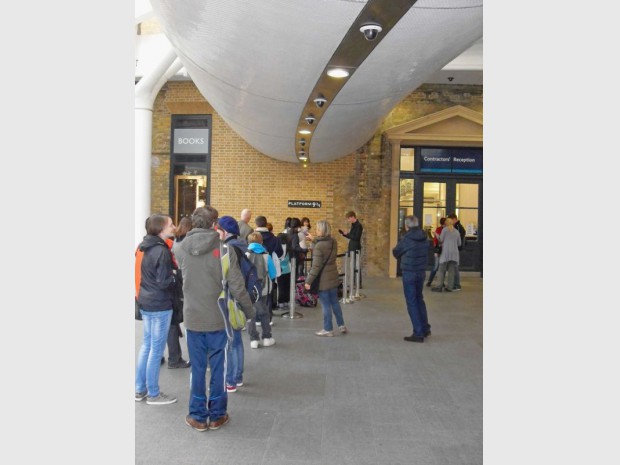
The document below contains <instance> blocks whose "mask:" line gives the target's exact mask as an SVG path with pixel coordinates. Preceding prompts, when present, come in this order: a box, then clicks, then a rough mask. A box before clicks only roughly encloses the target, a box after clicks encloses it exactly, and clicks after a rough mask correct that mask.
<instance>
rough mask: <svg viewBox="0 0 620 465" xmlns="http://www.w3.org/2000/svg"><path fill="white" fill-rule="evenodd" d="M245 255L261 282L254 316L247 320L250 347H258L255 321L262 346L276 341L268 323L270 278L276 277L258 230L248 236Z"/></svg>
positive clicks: (270, 344)
mask: <svg viewBox="0 0 620 465" xmlns="http://www.w3.org/2000/svg"><path fill="white" fill-rule="evenodd" d="M246 255H247V257H248V258H249V259H250V262H252V264H253V265H254V266H255V267H256V270H257V276H258V280H259V281H260V282H261V283H262V290H261V295H260V297H258V299H257V300H256V302H254V311H255V312H256V317H255V318H253V319H251V320H249V321H248V333H249V334H250V347H251V348H252V349H258V344H259V340H260V337H259V334H258V331H257V329H256V321H258V322H260V325H261V331H262V333H263V334H262V336H263V337H262V340H263V347H269V346H272V345H274V344H275V343H276V341H275V340H274V339H273V337H272V335H271V325H270V324H269V320H270V314H269V309H270V306H271V280H272V279H275V277H276V268H275V266H274V264H273V259H272V258H271V255H270V254H269V253H268V252H267V250H265V247H263V236H262V235H261V233H260V232H253V233H251V234H250V235H249V236H248V251H247V253H246Z"/></svg>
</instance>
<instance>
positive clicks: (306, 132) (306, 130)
mask: <svg viewBox="0 0 620 465" xmlns="http://www.w3.org/2000/svg"><path fill="white" fill-rule="evenodd" d="M299 134H312V131H311V130H310V129H300V130H299Z"/></svg>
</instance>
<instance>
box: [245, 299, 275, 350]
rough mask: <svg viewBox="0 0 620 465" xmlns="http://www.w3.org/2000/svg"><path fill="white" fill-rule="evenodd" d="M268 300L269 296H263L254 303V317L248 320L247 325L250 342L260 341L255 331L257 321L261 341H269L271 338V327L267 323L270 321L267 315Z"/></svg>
mask: <svg viewBox="0 0 620 465" xmlns="http://www.w3.org/2000/svg"><path fill="white" fill-rule="evenodd" d="M270 299H271V297H270V296H268V295H265V296H262V297H261V298H260V299H258V300H257V301H256V302H254V311H255V312H256V316H255V317H254V318H252V319H251V320H248V323H247V327H248V334H249V335H250V340H251V341H258V340H259V339H260V336H259V334H258V330H257V329H256V322H257V321H260V326H261V331H262V333H263V339H269V338H270V337H271V325H270V324H269V321H271V318H270V315H269V303H270V302H269V301H270Z"/></svg>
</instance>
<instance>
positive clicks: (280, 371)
mask: <svg viewBox="0 0 620 465" xmlns="http://www.w3.org/2000/svg"><path fill="white" fill-rule="evenodd" d="M461 281H462V287H463V290H462V291H461V292H458V293H435V292H430V288H426V287H425V288H424V289H425V292H424V295H425V300H426V303H427V307H428V313H429V322H430V323H431V325H432V332H433V334H432V336H430V337H429V338H428V339H427V340H426V342H425V343H424V344H417V343H411V342H405V341H403V339H402V338H403V336H406V335H409V334H411V332H412V331H411V323H410V322H409V317H408V316H407V313H406V309H405V304H404V297H403V292H402V282H401V280H400V279H389V278H364V286H365V288H364V289H362V291H361V292H362V293H363V294H365V295H366V298H365V299H363V300H360V301H357V302H355V303H353V304H342V308H343V311H344V318H345V322H346V325H347V327H348V328H349V330H350V333H349V334H346V335H339V334H338V335H337V336H335V337H333V338H319V337H316V336H314V331H315V330H318V329H320V328H321V324H322V317H321V310H320V305H319V306H318V307H317V308H315V309H307V308H299V307H298V308H297V310H298V311H299V312H300V313H302V314H303V315H304V317H303V318H300V319H295V320H289V319H283V318H278V317H274V322H275V326H274V327H273V336H274V338H275V339H276V345H275V346H273V347H268V348H263V347H261V348H260V349H255V350H253V349H250V347H249V340H248V337H247V333H244V345H245V373H244V382H245V385H244V386H243V387H242V388H240V389H239V390H238V391H237V392H236V393H231V394H229V403H228V412H229V414H230V416H231V421H230V423H229V424H228V425H227V426H225V427H223V428H221V429H219V430H217V431H207V432H204V433H200V432H197V431H194V430H192V429H191V428H189V427H188V426H187V425H185V423H184V418H185V415H186V414H187V406H188V397H189V370H186V369H183V370H169V369H167V368H165V366H164V367H162V370H161V375H160V386H161V389H162V390H163V391H164V392H166V393H170V394H174V395H176V396H177V397H178V399H179V400H178V402H177V403H176V404H172V405H167V406H149V405H146V404H145V403H144V402H139V403H138V402H136V406H135V434H136V464H149V465H155V464H167V465H173V464H184V465H194V464H195V465H202V464H205V465H206V464H218V465H228V464H231V465H232V464H234V465H239V464H243V465H285V464H286V465H306V464H307V465H310V464H321V465H349V464H351V465H379V464H381V465H397V464H403V465H404V464H407V465H456V464H467V465H472V464H482V279H481V278H480V277H479V274H477V273H475V274H474V273H471V274H469V273H463V276H462V279H461ZM141 337H142V327H141V323H140V322H136V354H137V350H138V349H139V346H140V341H141ZM181 341H182V347H183V353H184V357H185V358H186V355H187V350H186V346H185V339H182V340H181ZM166 355H167V354H166Z"/></svg>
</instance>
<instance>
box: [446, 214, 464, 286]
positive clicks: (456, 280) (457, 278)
mask: <svg viewBox="0 0 620 465" xmlns="http://www.w3.org/2000/svg"><path fill="white" fill-rule="evenodd" d="M448 218H451V219H452V224H453V225H454V229H456V230H457V231H458V232H459V236H461V246H460V247H459V252H460V251H461V250H463V247H465V228H464V227H463V225H462V224H461V222H460V221H459V219H458V217H457V216H456V213H452V214H450V215H448ZM452 290H453V291H460V290H461V274H460V273H459V264H458V263H457V264H456V269H455V270H454V289H452Z"/></svg>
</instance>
